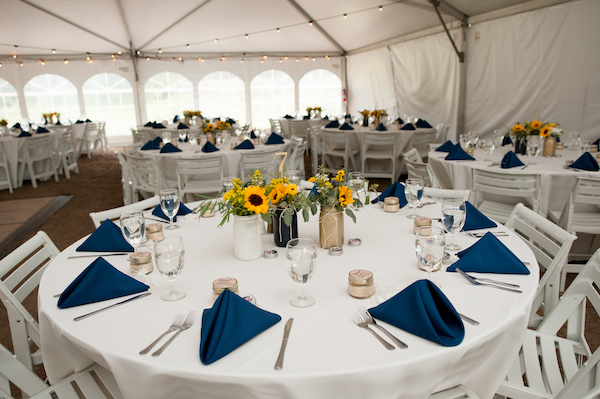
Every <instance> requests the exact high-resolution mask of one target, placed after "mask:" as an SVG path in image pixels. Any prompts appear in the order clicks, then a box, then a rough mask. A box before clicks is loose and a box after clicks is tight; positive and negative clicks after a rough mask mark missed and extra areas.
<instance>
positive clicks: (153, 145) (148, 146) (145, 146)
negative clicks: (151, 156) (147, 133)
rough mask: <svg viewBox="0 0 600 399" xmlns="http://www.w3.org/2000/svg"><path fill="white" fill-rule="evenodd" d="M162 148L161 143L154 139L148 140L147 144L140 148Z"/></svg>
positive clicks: (142, 149) (143, 149) (144, 149)
mask: <svg viewBox="0 0 600 399" xmlns="http://www.w3.org/2000/svg"><path fill="white" fill-rule="evenodd" d="M159 149H160V145H158V143H156V142H155V141H153V140H150V141H148V142H147V143H146V144H144V145H143V146H142V148H140V150H141V151H146V150H159Z"/></svg>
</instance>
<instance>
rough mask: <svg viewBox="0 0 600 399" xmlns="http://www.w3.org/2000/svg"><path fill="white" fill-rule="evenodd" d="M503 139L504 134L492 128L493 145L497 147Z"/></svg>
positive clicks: (500, 145)
mask: <svg viewBox="0 0 600 399" xmlns="http://www.w3.org/2000/svg"><path fill="white" fill-rule="evenodd" d="M503 141H504V135H502V134H500V133H498V131H497V130H494V145H495V146H496V147H498V148H500V147H502V142H503Z"/></svg>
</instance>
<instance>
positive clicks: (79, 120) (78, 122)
mask: <svg viewBox="0 0 600 399" xmlns="http://www.w3.org/2000/svg"><path fill="white" fill-rule="evenodd" d="M82 123H84V122H83V121H82V120H81V119H77V122H75V124H76V125H79V124H82ZM148 123H150V122H148ZM144 126H146V125H144Z"/></svg>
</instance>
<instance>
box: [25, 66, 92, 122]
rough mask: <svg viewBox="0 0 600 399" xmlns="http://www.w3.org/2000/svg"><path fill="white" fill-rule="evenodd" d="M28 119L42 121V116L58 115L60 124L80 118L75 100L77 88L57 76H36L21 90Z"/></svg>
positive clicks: (77, 101)
mask: <svg viewBox="0 0 600 399" xmlns="http://www.w3.org/2000/svg"><path fill="white" fill-rule="evenodd" d="M23 91H24V92H25V103H26V104H27V113H28V114H29V119H30V120H33V121H35V122H40V121H42V120H43V117H42V114H47V113H51V112H58V113H60V120H61V122H63V123H65V122H68V120H71V121H72V122H75V121H76V120H77V119H78V118H80V117H82V116H83V115H81V110H80V109H79V100H78V99H77V88H76V87H75V85H74V84H73V83H71V82H70V81H69V80H68V79H66V78H63V77H62V76H59V75H53V74H45V75H38V76H36V77H35V78H33V79H31V80H30V81H29V82H27V84H26V85H25V88H24V89H23Z"/></svg>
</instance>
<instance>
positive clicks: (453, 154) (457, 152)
mask: <svg viewBox="0 0 600 399" xmlns="http://www.w3.org/2000/svg"><path fill="white" fill-rule="evenodd" d="M444 159H445V160H446V161H474V160H475V158H473V157H472V156H470V155H469V154H467V153H466V151H465V150H463V149H462V147H461V146H460V144H459V145H455V146H454V149H453V150H452V151H450V153H449V154H448V155H447V156H446V158H444Z"/></svg>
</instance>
